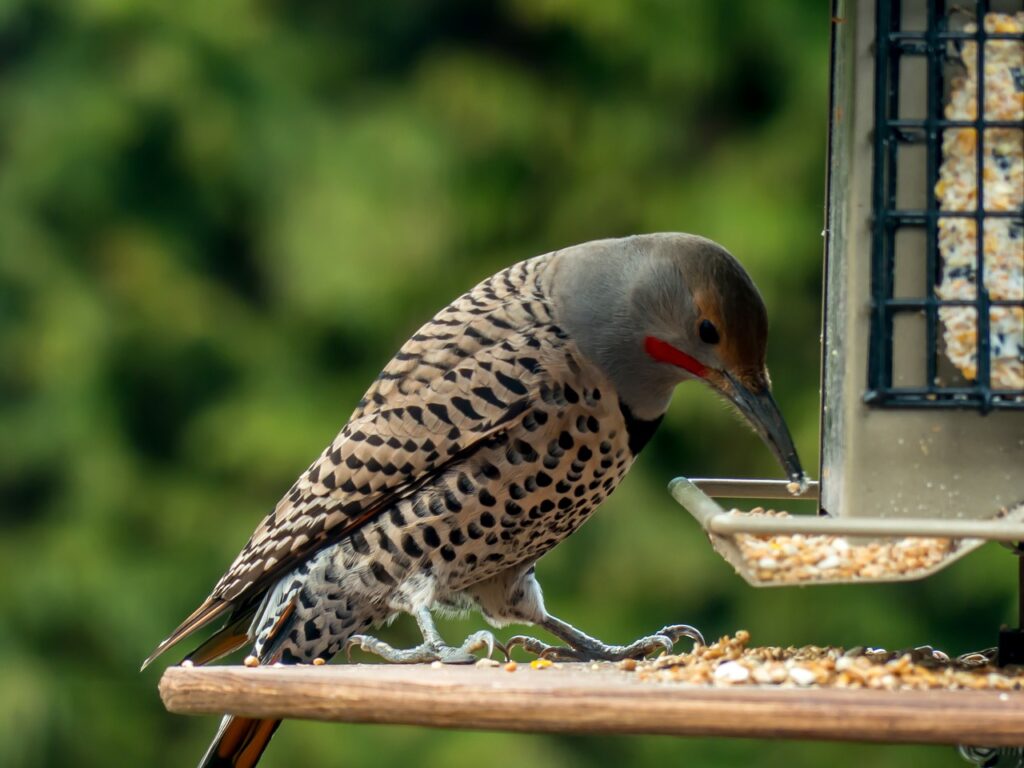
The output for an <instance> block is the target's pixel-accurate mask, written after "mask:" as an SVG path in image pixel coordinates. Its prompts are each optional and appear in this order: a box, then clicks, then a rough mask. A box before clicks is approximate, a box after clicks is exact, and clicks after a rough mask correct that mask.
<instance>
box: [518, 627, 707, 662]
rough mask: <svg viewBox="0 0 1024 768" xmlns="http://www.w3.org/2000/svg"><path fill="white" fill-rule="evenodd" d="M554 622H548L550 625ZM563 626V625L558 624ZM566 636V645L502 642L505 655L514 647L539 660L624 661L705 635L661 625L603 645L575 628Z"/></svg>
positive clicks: (526, 639)
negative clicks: (632, 638) (621, 641)
mask: <svg viewBox="0 0 1024 768" xmlns="http://www.w3.org/2000/svg"><path fill="white" fill-rule="evenodd" d="M552 624H554V622H550V621H549V628H551V625H552ZM558 628H560V629H563V631H564V627H558ZM566 634H567V635H568V636H567V637H566V638H565V639H566V640H568V641H569V642H570V645H568V646H559V645H548V644H547V643H544V642H542V641H540V640H538V639H537V638H535V637H528V636H525V635H516V636H515V637H513V638H512V639H510V640H509V641H508V643H506V645H505V655H506V657H508V655H509V653H510V652H511V651H512V649H513V648H515V647H517V646H518V647H520V648H522V649H523V650H524V651H526V652H527V653H532V654H533V655H535V656H537V657H538V658H541V659H552V660H555V661H623V660H625V659H643V658H646V657H647V656H650V655H651V654H653V653H657V652H659V651H660V652H662V653H671V652H672V649H673V648H674V647H675V644H676V643H677V642H678V641H679V640H681V639H682V638H684V637H688V638H690V639H691V640H693V641H694V644H695V645H704V644H705V643H704V636H703V635H701V633H700V632H699V631H698V630H697V629H696V628H694V627H691V626H690V625H689V624H672V625H670V626H667V627H663V628H662V629H660V630H659V631H658V632H656V633H654V634H653V635H648V636H647V637H641V638H640V639H639V640H636V641H634V642H632V643H630V644H629V645H606V644H605V643H602V642H600V641H599V640H595V639H594V638H592V637H589V636H587V635H584V634H583V633H581V632H578V631H577V630H573V634H568V633H566Z"/></svg>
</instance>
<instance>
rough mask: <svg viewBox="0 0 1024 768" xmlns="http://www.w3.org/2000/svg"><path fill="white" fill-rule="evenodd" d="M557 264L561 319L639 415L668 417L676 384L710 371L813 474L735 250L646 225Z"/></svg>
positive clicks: (793, 467) (567, 253)
mask: <svg viewBox="0 0 1024 768" xmlns="http://www.w3.org/2000/svg"><path fill="white" fill-rule="evenodd" d="M554 266H555V272H554V278H553V287H554V291H555V295H556V297H557V302H556V306H557V307H559V308H560V311H559V313H558V319H559V321H560V322H562V323H563V325H565V327H566V330H567V331H569V333H570V334H572V336H573V338H574V339H575V340H576V341H577V344H579V346H580V349H581V351H582V352H583V353H584V354H585V355H587V357H589V358H590V359H592V360H593V361H594V362H595V363H596V364H597V365H598V366H600V367H601V369H602V370H603V371H604V373H605V374H606V375H607V376H608V377H609V378H610V379H611V381H612V384H614V385H615V387H616V390H617V391H618V394H619V397H620V398H621V399H622V402H623V403H624V404H625V405H626V406H627V407H628V408H629V409H630V411H631V412H632V413H633V414H634V415H635V416H636V417H638V418H641V419H654V418H657V417H659V416H660V415H661V414H663V413H664V412H665V409H666V408H667V407H668V403H669V400H670V399H671V396H672V391H673V390H674V389H675V387H676V385H678V384H680V383H682V382H683V381H687V380H696V381H700V382H702V383H703V384H705V385H707V386H709V387H711V389H713V390H714V391H715V392H717V393H718V394H719V395H721V396H722V397H724V398H725V399H726V400H728V401H729V402H730V403H732V404H733V405H734V406H735V407H736V408H737V409H738V410H739V412H740V413H741V414H742V415H743V416H744V417H745V418H746V420H747V421H748V422H749V423H750V424H751V426H752V427H753V428H754V430H755V431H756V432H757V433H758V434H759V435H760V436H761V438H762V439H763V440H764V441H765V442H766V443H767V444H768V446H769V447H770V448H771V450H772V452H773V453H774V454H775V456H776V458H777V459H778V460H779V462H780V463H781V464H782V466H783V468H784V469H785V471H786V474H787V475H788V476H789V478H790V479H791V480H793V481H795V482H799V483H801V484H802V483H803V482H804V481H805V477H804V473H803V470H802V469H801V466H800V459H799V457H798V456H797V452H796V448H795V447H794V445H793V440H792V438H791V437H790V434H789V429H788V428H787V427H786V422H785V421H784V420H783V418H782V414H781V413H780V411H779V408H778V405H777V404H776V403H775V399H774V398H773V397H772V394H771V380H770V378H769V376H768V368H767V366H766V365H765V355H766V350H767V342H768V315H767V312H766V310H765V306H764V301H763V300H762V299H761V295H760V294H759V293H758V291H757V288H756V287H755V286H754V283H753V281H751V279H750V277H749V276H748V275H747V273H746V271H745V270H744V269H743V267H742V266H741V265H740V263H739V262H738V261H737V260H736V259H735V258H734V257H733V256H732V255H731V254H730V253H729V252H728V251H726V250H725V249H724V248H722V247H721V246H720V245H718V244H717V243H714V242H712V241H710V240H707V239H705V238H702V237H696V236H694V235H686V234H679V233H663V234H654V235H638V236H635V237H627V238H623V239H619V240H600V241H596V242H593V243H586V244H584V245H581V246H577V247H575V248H569V249H566V250H564V251H562V252H560V254H559V256H558V257H557V258H556V262H555V264H554Z"/></svg>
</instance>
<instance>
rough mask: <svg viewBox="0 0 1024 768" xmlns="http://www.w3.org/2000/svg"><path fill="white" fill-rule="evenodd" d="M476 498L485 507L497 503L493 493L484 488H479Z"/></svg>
mask: <svg viewBox="0 0 1024 768" xmlns="http://www.w3.org/2000/svg"><path fill="white" fill-rule="evenodd" d="M477 498H478V499H479V500H480V503H481V504H483V505H484V506H485V507H493V506H494V505H495V504H496V503H497V501H498V500H497V499H495V498H494V494H492V493H491V492H490V491H488V490H487V489H486V488H481V489H480V493H479V494H477Z"/></svg>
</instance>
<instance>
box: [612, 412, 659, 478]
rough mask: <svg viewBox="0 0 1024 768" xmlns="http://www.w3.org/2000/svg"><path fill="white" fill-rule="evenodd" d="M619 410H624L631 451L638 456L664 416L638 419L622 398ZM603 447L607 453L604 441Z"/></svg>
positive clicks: (623, 414)
mask: <svg viewBox="0 0 1024 768" xmlns="http://www.w3.org/2000/svg"><path fill="white" fill-rule="evenodd" d="M619 410H621V411H622V418H623V419H625V421H626V433H627V434H628V435H629V452H630V453H631V454H633V455H634V456H636V455H637V454H638V453H640V451H641V450H643V447H644V446H645V445H647V443H648V442H649V441H650V439H651V437H653V436H654V432H655V431H656V430H657V429H658V425H659V424H661V419H662V417H661V416H659V417H658V418H656V419H651V420H650V421H646V420H644V419H638V418H636V417H635V416H634V415H633V412H632V411H630V410H629V406H628V405H626V404H625V403H624V402H622V401H621V400H619ZM609 447H610V446H609ZM601 449H602V450H601V452H602V453H606V451H605V450H604V444H603V443H602V444H601ZM602 463H603V462H602Z"/></svg>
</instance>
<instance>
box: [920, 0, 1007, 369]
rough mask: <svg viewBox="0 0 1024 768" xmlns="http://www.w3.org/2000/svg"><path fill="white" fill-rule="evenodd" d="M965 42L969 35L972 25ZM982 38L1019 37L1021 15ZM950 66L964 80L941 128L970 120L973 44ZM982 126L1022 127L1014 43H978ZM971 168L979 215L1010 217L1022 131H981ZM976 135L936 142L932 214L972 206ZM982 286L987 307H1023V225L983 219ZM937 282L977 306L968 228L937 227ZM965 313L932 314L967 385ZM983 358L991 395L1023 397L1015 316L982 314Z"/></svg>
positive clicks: (953, 221)
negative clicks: (938, 158) (959, 65)
mask: <svg viewBox="0 0 1024 768" xmlns="http://www.w3.org/2000/svg"><path fill="white" fill-rule="evenodd" d="M965 31H966V32H968V33H973V32H976V31H977V27H976V26H975V25H974V24H969V25H967V27H966V29H965ZM985 31H986V32H988V33H1000V34H1005V33H1009V34H1020V33H1022V32H1024V12H1022V13H1017V14H1015V15H1010V14H1001V13H990V14H987V15H986V16H985ZM960 58H961V59H962V61H963V64H964V67H965V68H966V76H962V77H959V78H957V79H955V80H954V81H953V85H952V90H951V92H950V95H949V100H948V102H947V104H946V118H947V119H949V120H975V119H977V116H978V44H977V43H976V42H973V41H969V40H967V41H964V42H963V46H962V49H961V51H960ZM984 60H985V64H984V66H985V71H984V88H985V105H984V114H983V117H984V118H985V119H986V120H993V121H1010V122H1019V121H1021V120H1024V77H1022V76H1021V72H1022V71H1024V42H1022V41H1020V40H989V41H987V42H986V43H985V57H984ZM982 138H983V146H982V149H983V151H984V154H983V160H982V164H981V173H982V178H983V179H984V184H983V185H982V190H981V194H982V196H983V200H982V201H981V204H982V207H983V208H984V210H985V211H986V212H991V211H997V212H1006V211H1015V210H1016V211H1020V210H1021V207H1022V206H1024V130H1021V129H1019V128H1011V127H1000V128H986V129H985V132H984V135H983V137H982ZM977 139H978V135H977V130H976V129H975V128H949V129H947V130H945V131H944V132H943V136H942V158H943V159H942V167H941V169H940V172H939V180H938V181H937V182H936V184H935V196H936V198H937V199H938V202H939V205H940V208H941V209H942V211H957V212H959V211H975V210H977V208H978V207H979V201H978V178H977V177H978V155H977ZM983 228H984V229H983V232H982V233H981V234H982V238H981V247H982V249H983V267H984V282H985V287H986V288H987V289H988V292H989V297H990V298H991V299H994V300H1011V301H1020V300H1021V299H1024V225H1022V224H1021V221H1020V219H1019V218H993V217H987V218H985V219H984V223H983ZM938 241H939V253H940V254H941V256H942V275H941V278H940V280H939V283H938V285H937V286H936V291H935V292H936V295H937V296H938V297H939V298H940V299H966V300H971V301H973V300H974V299H975V298H976V297H977V267H978V258H977V253H978V227H977V221H976V220H975V219H973V218H955V217H944V216H940V217H939V233H938ZM977 314H978V312H977V309H975V308H974V307H970V306H954V307H940V308H939V318H940V320H941V321H942V325H943V328H944V331H943V340H944V342H945V353H946V356H947V357H948V358H949V360H950V362H952V363H953V364H954V365H955V366H956V367H957V368H958V369H959V370H960V372H961V373H962V374H963V375H964V376H965V377H966V378H967V379H970V380H974V379H976V378H977V376H978V350H977V342H978V317H977ZM989 343H990V346H989V349H990V371H991V379H992V386H993V387H994V388H997V389H999V388H1003V389H1021V388H1024V307H1021V306H998V307H992V308H991V309H990V310H989Z"/></svg>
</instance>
